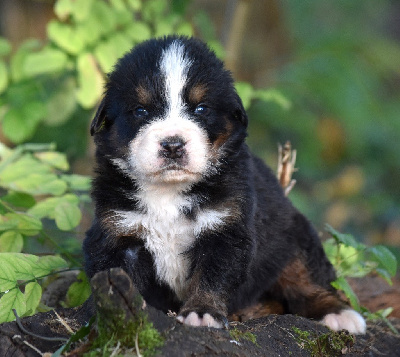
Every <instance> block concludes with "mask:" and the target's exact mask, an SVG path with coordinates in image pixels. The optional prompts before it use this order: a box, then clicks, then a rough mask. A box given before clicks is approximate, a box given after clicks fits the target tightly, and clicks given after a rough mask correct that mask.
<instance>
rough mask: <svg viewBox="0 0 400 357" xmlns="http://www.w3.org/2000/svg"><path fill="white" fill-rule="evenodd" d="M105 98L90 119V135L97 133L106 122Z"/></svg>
mask: <svg viewBox="0 0 400 357" xmlns="http://www.w3.org/2000/svg"><path fill="white" fill-rule="evenodd" d="M104 102H105V100H104V99H103V100H102V101H101V103H100V105H99V107H98V109H97V112H96V115H95V116H94V118H93V120H92V124H91V125H90V135H92V136H93V135H94V134H96V133H98V132H99V131H100V130H101V129H102V128H103V127H104V125H105V123H106V119H107V117H106V111H105V103H104Z"/></svg>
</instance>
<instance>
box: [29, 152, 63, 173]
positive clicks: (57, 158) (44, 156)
mask: <svg viewBox="0 0 400 357" xmlns="http://www.w3.org/2000/svg"><path fill="white" fill-rule="evenodd" d="M35 157H37V158H38V159H39V160H40V161H42V162H44V163H46V164H49V165H51V166H53V167H55V168H56V169H59V170H62V171H67V170H69V164H68V160H67V155H65V154H64V153H61V152H56V151H43V152H38V153H36V154H35Z"/></svg>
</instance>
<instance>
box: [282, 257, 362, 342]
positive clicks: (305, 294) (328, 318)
mask: <svg viewBox="0 0 400 357" xmlns="http://www.w3.org/2000/svg"><path fill="white" fill-rule="evenodd" d="M332 269H333V268H332ZM275 291H276V292H278V295H280V296H281V297H282V298H283V300H284V301H285V302H286V305H287V310H288V312H290V313H293V314H299V315H302V316H305V317H309V318H315V319H318V320H321V322H322V323H323V324H325V325H326V326H328V327H329V328H331V329H332V330H334V331H339V330H343V329H346V330H348V331H349V332H350V333H353V334H363V333H365V330H366V323H365V320H364V319H363V317H362V316H361V315H360V314H359V313H358V312H356V311H354V310H353V309H351V308H350V307H349V306H348V305H346V304H345V303H344V302H343V301H341V300H340V298H339V296H338V295H337V293H336V291H335V290H334V289H333V288H332V287H330V286H321V285H319V284H318V283H317V282H316V281H315V279H313V277H312V274H311V272H310V270H309V268H308V267H307V265H306V264H305V263H304V261H303V260H302V259H301V258H295V259H294V260H293V261H292V262H291V263H289V264H288V265H287V266H286V267H285V269H283V271H282V273H281V275H280V276H279V279H278V281H277V284H276V286H275Z"/></svg>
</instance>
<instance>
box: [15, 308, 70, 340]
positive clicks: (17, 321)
mask: <svg viewBox="0 0 400 357" xmlns="http://www.w3.org/2000/svg"><path fill="white" fill-rule="evenodd" d="M12 311H13V313H14V315H15V321H16V323H17V325H18V327H19V329H20V330H21V331H22V332H23V333H24V334H26V335H29V336H32V337H36V338H40V339H41V340H45V341H60V342H67V341H68V340H69V339H68V338H65V337H46V336H40V335H36V334H35V333H33V332H30V331H28V330H27V329H25V327H24V326H22V322H21V319H20V318H19V316H18V314H17V311H16V310H15V309H12Z"/></svg>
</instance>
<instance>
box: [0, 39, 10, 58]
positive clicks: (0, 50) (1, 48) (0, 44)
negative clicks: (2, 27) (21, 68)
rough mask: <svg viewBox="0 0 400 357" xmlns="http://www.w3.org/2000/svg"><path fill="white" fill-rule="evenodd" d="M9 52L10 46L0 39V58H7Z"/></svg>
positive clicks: (7, 42)
mask: <svg viewBox="0 0 400 357" xmlns="http://www.w3.org/2000/svg"><path fill="white" fill-rule="evenodd" d="M10 52H11V44H10V42H9V41H7V40H6V39H5V38H4V37H0V56H7V55H8V54H10Z"/></svg>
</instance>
